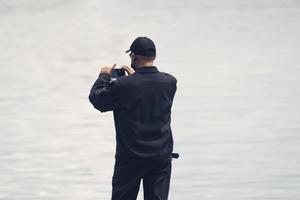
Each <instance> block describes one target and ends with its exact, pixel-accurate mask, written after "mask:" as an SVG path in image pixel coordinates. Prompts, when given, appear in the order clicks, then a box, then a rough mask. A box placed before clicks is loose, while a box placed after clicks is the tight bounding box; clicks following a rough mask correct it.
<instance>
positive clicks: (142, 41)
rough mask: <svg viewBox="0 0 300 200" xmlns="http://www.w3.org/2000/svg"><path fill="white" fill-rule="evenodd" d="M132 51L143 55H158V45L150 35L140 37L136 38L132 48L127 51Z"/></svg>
mask: <svg viewBox="0 0 300 200" xmlns="http://www.w3.org/2000/svg"><path fill="white" fill-rule="evenodd" d="M130 51H131V52H132V53H134V54H136V55H141V56H150V57H152V56H155V55H156V47H155V44H154V42H153V41H152V40H151V39H150V38H148V37H138V38H136V39H135V40H134V41H133V42H132V44H131V46H130V49H128V50H127V51H125V52H126V53H128V52H130Z"/></svg>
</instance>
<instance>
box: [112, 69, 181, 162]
mask: <svg viewBox="0 0 300 200" xmlns="http://www.w3.org/2000/svg"><path fill="white" fill-rule="evenodd" d="M115 81H116V82H117V85H118V87H119V91H120V98H121V99H120V106H119V107H118V108H117V109H114V120H115V128H116V134H117V135H116V138H117V149H116V158H120V159H139V160H141V159H142V160H154V159H159V160H161V159H163V160H166V159H167V160H170V159H171V154H172V150H173V138H172V131H171V126H170V124H171V107H172V102H173V98H174V95H175V92H176V83H177V80H176V78H175V77H173V76H172V75H170V74H168V73H164V72H159V71H158V69H157V68H156V67H155V66H152V67H148V66H147V67H141V68H138V69H137V70H136V72H135V73H134V74H131V75H130V76H123V77H120V78H118V79H117V80H115Z"/></svg>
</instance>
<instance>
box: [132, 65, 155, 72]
mask: <svg viewBox="0 0 300 200" xmlns="http://www.w3.org/2000/svg"><path fill="white" fill-rule="evenodd" d="M135 72H138V73H155V72H159V71H158V69H157V67H156V66H150V67H149V66H147V67H146V66H140V67H138V68H137V69H136V70H135Z"/></svg>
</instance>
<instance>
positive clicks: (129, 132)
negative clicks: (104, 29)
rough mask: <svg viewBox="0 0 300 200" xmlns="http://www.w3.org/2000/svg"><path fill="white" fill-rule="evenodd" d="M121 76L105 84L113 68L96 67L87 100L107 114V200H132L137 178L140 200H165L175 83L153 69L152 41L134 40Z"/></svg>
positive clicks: (154, 53)
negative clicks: (110, 166)
mask: <svg viewBox="0 0 300 200" xmlns="http://www.w3.org/2000/svg"><path fill="white" fill-rule="evenodd" d="M128 52H130V54H129V56H130V58H131V66H122V68H123V69H124V70H125V71H126V72H127V74H128V75H127V76H121V77H119V78H117V79H116V80H113V81H111V72H112V69H113V68H114V67H115V66H116V65H115V64H114V65H113V67H102V68H101V72H100V74H99V76H98V79H97V80H96V82H95V83H94V85H93V86H92V89H91V91H90V94H89V100H90V102H91V103H92V104H93V106H94V107H95V108H96V109H97V110H99V111H100V112H106V111H113V116H114V122H115V130H116V154H115V166H114V174H113V177H112V198H111V199H112V200H134V199H136V198H137V195H138V192H139V186H140V182H141V179H143V189H144V199H145V200H167V199H168V193H169V185H170V177H171V161H172V155H173V156H174V154H172V151H173V137H172V130H171V126H170V123H171V107H172V102H173V98H174V95H175V92H176V89H177V86H176V83H177V80H176V78H175V77H173V76H172V75H170V74H168V73H164V72H160V71H159V70H158V69H157V67H156V66H154V65H153V63H154V59H155V57H156V47H155V44H154V42H153V41H152V40H151V39H149V38H147V37H138V38H136V39H135V40H134V41H133V43H132V44H131V46H130V49H129V50H127V51H126V53H128Z"/></svg>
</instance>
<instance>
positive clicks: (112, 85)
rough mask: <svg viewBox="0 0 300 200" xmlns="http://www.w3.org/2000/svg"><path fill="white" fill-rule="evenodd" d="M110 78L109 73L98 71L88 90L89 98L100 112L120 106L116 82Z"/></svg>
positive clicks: (118, 88) (118, 89)
mask: <svg viewBox="0 0 300 200" xmlns="http://www.w3.org/2000/svg"><path fill="white" fill-rule="evenodd" d="M110 79H111V75H110V74H108V73H100V74H99V76H98V78H97V80H96V81H95V83H94V84H93V86H92V88H91V90H90V94H89V100H90V102H91V103H92V104H93V106H94V107H95V108H96V109H97V110H99V111H100V112H106V111H112V110H115V109H117V108H120V106H121V99H120V87H119V85H118V82H117V80H114V81H110Z"/></svg>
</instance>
